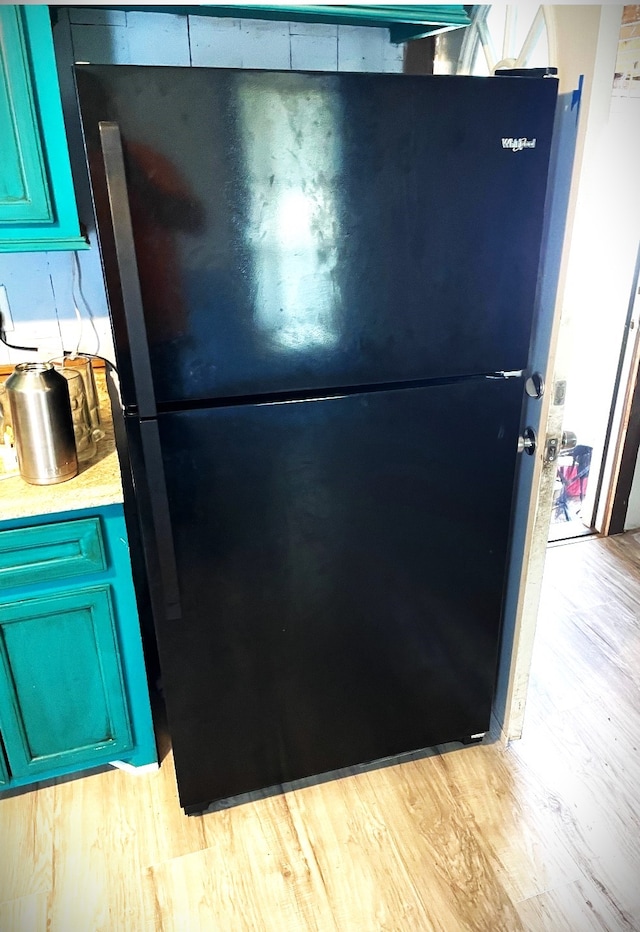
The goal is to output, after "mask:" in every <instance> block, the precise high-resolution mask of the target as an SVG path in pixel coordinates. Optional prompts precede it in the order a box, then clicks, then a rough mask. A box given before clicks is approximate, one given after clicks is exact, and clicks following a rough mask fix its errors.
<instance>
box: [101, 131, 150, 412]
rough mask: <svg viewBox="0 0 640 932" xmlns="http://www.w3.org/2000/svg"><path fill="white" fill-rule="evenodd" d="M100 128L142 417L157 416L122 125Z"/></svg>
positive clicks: (132, 365)
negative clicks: (123, 148) (123, 149)
mask: <svg viewBox="0 0 640 932" xmlns="http://www.w3.org/2000/svg"><path fill="white" fill-rule="evenodd" d="M98 128H99V130H100V145H101V146H102V158H103V160H104V170H105V179H106V183H107V194H108V197H109V210H110V212H111V224H112V227H113V239H114V244H115V250H116V257H117V263H118V275H119V279H120V291H121V294H122V306H123V310H124V316H125V321H126V328H127V339H128V345H129V346H128V348H129V353H130V356H131V368H132V372H133V382H134V386H135V392H136V403H137V406H138V414H139V415H140V417H142V418H146V417H155V415H156V398H155V391H154V388H153V376H152V374H151V360H150V358H149V345H148V339H147V327H146V323H145V319H144V306H143V304H142V292H141V290H140V277H139V275H138V262H137V259H136V250H135V242H134V239H133V227H132V225H131V211H130V209H129V193H128V191H127V176H126V173H125V167H124V155H123V151H122V139H121V136H120V127H119V126H118V124H117V123H106V122H100V123H99V124H98Z"/></svg>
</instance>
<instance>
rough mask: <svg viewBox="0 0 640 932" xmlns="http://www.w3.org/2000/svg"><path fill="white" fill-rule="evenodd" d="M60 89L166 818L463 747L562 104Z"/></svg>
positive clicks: (269, 82)
mask: <svg viewBox="0 0 640 932" xmlns="http://www.w3.org/2000/svg"><path fill="white" fill-rule="evenodd" d="M76 78H77V85H78V93H79V101H80V108H81V112H82V118H83V124H84V133H85V143H86V151H87V162H88V165H89V170H90V175H91V182H92V189H93V197H94V204H95V210H96V217H97V227H98V233H99V241H100V249H101V254H102V262H103V268H104V275H105V282H106V287H107V292H108V298H109V305H110V313H111V316H112V322H113V332H114V338H115V345H116V353H117V362H118V368H119V378H120V387H121V393H122V401H123V408H124V413H125V423H126V435H127V445H126V446H127V450H126V451H125V450H123V451H122V452H123V454H124V453H126V455H127V461H128V462H129V464H130V469H131V479H132V481H131V493H130V496H129V501H128V504H129V506H133V508H134V510H135V512H136V514H137V516H138V520H139V526H140V534H141V540H142V550H143V553H144V560H145V566H146V574H147V578H148V583H149V588H150V592H151V600H152V604H153V614H154V625H155V631H156V636H157V644H158V649H159V656H160V664H161V670H162V682H163V689H164V694H165V698H166V705H167V716H168V723H169V730H170V734H171V739H172V744H173V749H174V760H175V767H176V773H177V780H178V788H179V794H180V801H181V804H182V806H183V807H184V809H185V811H186V812H188V813H192V812H198V811H202V810H203V809H205V808H206V807H207V806H209V805H210V804H211V803H213V802H216V801H220V800H229V799H230V798H240V799H241V798H243V796H244V795H245V794H247V793H249V792H252V791H255V790H261V789H262V790H267V789H269V788H272V787H273V788H275V789H276V790H277V789H278V788H281V787H282V786H283V784H290V783H292V782H295V781H299V780H301V779H304V778H315V777H320V776H321V775H326V774H332V773H335V772H338V773H339V772H340V771H342V770H343V769H344V768H347V767H352V766H354V765H359V764H366V763H369V762H375V761H381V760H384V759H386V758H390V757H393V756H396V755H399V754H402V753H404V752H409V751H415V750H419V749H423V748H429V747H432V746H434V745H438V744H443V743H446V742H451V741H469V740H473V739H477V738H478V737H479V736H481V735H482V734H483V733H484V732H486V731H487V730H488V728H489V721H490V712H491V703H492V695H493V689H494V680H495V674H496V663H497V657H498V649H499V639H500V626H501V610H502V601H503V593H504V586H505V573H506V562H507V555H508V545H509V530H510V518H511V507H512V498H513V486H514V475H515V470H516V460H517V440H518V434H519V429H520V412H521V408H522V401H523V391H524V387H523V386H524V375H525V372H524V370H526V366H527V357H528V347H529V341H530V335H531V329H532V323H533V315H534V305H535V295H536V282H537V275H538V265H539V258H540V243H541V232H542V221H543V210H544V200H545V189H546V182H547V170H548V161H549V150H550V145H551V134H552V126H553V119H554V109H555V101H556V94H557V82H556V80H554V79H551V78H529V77H495V78H486V79H485V78H472V77H422V76H408V75H407V76H405V75H395V74H394V75H383V74H333V73H332V74H318V73H316V74H314V73H302V72H275V71H248V70H241V69H238V70H233V69H196V68H166V67H130V66H104V67H102V66H81V67H78V68H77V69H76Z"/></svg>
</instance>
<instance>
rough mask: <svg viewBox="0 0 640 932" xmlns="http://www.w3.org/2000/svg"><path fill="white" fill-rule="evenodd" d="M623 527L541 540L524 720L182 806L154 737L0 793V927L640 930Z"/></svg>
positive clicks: (632, 677)
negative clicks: (309, 778) (113, 756)
mask: <svg viewBox="0 0 640 932" xmlns="http://www.w3.org/2000/svg"><path fill="white" fill-rule="evenodd" d="M639 742H640V534H633V533H631V534H626V535H623V536H619V537H615V538H609V539H608V540H587V541H585V540H581V541H578V542H576V543H572V544H567V545H563V546H558V547H553V548H551V549H550V550H549V553H548V558H547V566H546V571H545V580H544V587H543V598H542V606H541V612H540V622H539V630H538V637H537V640H536V648H535V656H534V667H533V673H532V682H531V691H530V699H529V704H528V708H527V715H526V719H525V730H524V737H523V739H522V740H521V741H519V742H516V743H514V744H512V745H511V746H510V747H508V748H504V747H502V746H501V745H500V744H499V743H498V742H488V743H484V744H482V745H478V746H475V747H471V748H464V749H455V750H449V749H445V748H442V749H438V752H437V753H431V754H430V755H428V756H423V757H417V758H415V757H414V758H413V759H409V760H406V761H404V762H403V763H397V764H394V765H392V766H387V767H382V768H380V769H378V770H370V771H367V772H357V773H353V774H352V775H349V776H346V777H343V778H342V779H339V780H335V781H333V782H327V783H322V784H318V785H315V786H305V787H304V788H302V789H296V790H295V791H291V792H288V793H286V794H283V795H280V796H272V797H269V798H256V799H255V800H254V801H251V802H248V803H246V804H244V805H240V806H236V807H234V808H227V809H223V810H221V811H218V812H212V813H209V814H207V815H204V816H199V817H190V818H187V817H185V816H184V815H183V814H182V811H181V809H180V808H179V805H178V801H177V794H176V788H175V781H174V774H173V766H172V762H171V755H170V752H169V753H168V755H167V757H166V758H165V760H164V763H163V765H162V767H161V768H160V770H159V772H158V773H155V774H150V775H145V776H138V777H136V776H132V775H130V774H127V773H123V772H121V771H115V770H109V771H105V772H103V773H98V774H93V775H91V776H87V777H84V778H82V779H74V780H66V781H63V780H60V781H57V782H56V783H55V784H52V785H48V786H43V787H40V788H38V789H36V790H32V791H30V792H23V793H21V794H19V795H16V796H12V797H9V798H5V799H3V800H2V801H0V932H120V930H123V932H124V930H126V932H152V930H153V932H200V930H203V932H210V930H211V932H217V930H221V932H236V930H237V932H244V930H251V932H262V930H264V932H272V930H273V932H298V930H300V932H307V930H318V932H376V930H385V932H396V930H397V932H404V930H419V932H423V930H424V932H427V930H443V932H457V930H477V932H500V930H505V932H517V930H532V932H539V930H540V932H547V930H548V932H561V930H570V932H591V930H599V932H601V930H608V932H618V930H640V753H639Z"/></svg>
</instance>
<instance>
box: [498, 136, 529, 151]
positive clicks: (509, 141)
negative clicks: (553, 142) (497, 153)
mask: <svg viewBox="0 0 640 932" xmlns="http://www.w3.org/2000/svg"><path fill="white" fill-rule="evenodd" d="M535 147H536V141H535V139H527V137H526V136H520V138H519V139H514V138H513V137H512V136H503V137H502V148H503V149H511V151H512V152H521V151H522V150H523V149H535Z"/></svg>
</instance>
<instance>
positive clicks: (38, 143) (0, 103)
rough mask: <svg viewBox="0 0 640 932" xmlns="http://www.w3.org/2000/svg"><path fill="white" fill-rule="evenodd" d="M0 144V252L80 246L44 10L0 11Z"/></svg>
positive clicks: (32, 7) (4, 8)
mask: <svg viewBox="0 0 640 932" xmlns="http://www.w3.org/2000/svg"><path fill="white" fill-rule="evenodd" d="M0 140H1V144H2V150H1V151H2V158H1V159H0V252H32V251H36V250H53V249H83V248H86V247H87V243H86V242H85V240H84V238H83V237H82V236H81V234H80V225H79V222H78V214H77V208H76V201H75V195H74V191H73V181H72V178H71V168H70V164H69V153H68V148H67V138H66V134H65V129H64V122H63V118H62V104H61V101H60V89H59V85H58V75H57V71H56V62H55V55H54V50H53V39H52V34H51V22H50V19H49V8H48V7H46V6H41V5H25V6H11V5H8V6H0Z"/></svg>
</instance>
